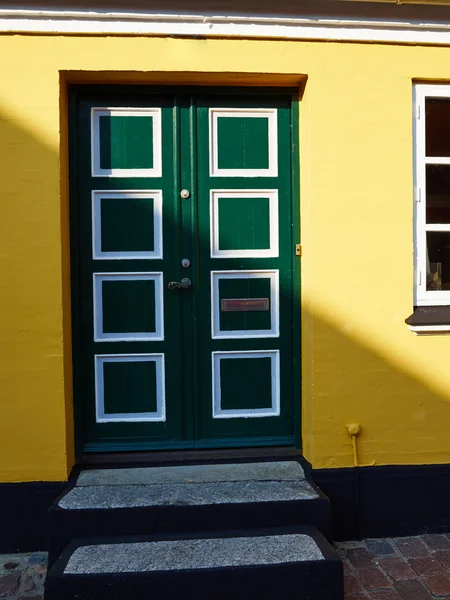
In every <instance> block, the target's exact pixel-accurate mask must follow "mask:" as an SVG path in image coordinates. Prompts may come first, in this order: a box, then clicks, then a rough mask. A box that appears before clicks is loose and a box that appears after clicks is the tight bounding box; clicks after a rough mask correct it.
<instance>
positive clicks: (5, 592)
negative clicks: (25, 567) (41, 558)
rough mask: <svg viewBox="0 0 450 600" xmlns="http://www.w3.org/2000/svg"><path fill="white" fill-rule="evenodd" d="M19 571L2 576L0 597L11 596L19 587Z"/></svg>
mask: <svg viewBox="0 0 450 600" xmlns="http://www.w3.org/2000/svg"><path fill="white" fill-rule="evenodd" d="M19 578H20V575H19V573H11V574H10V575H4V576H3V577H0V598H8V599H9V598H11V597H12V596H14V594H15V593H16V592H17V590H18V589H19Z"/></svg>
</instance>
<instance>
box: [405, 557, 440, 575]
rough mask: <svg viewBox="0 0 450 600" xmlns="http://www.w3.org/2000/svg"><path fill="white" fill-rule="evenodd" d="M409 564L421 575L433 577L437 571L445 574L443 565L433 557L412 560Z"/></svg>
mask: <svg viewBox="0 0 450 600" xmlns="http://www.w3.org/2000/svg"><path fill="white" fill-rule="evenodd" d="M409 564H410V565H411V567H412V568H413V569H414V570H415V571H416V572H417V573H419V575H431V574H432V573H435V572H437V571H442V572H443V573H445V571H444V569H443V568H442V565H441V563H440V562H438V561H437V560H436V559H435V558H433V557H432V556H426V557H425V558H411V559H410V561H409Z"/></svg>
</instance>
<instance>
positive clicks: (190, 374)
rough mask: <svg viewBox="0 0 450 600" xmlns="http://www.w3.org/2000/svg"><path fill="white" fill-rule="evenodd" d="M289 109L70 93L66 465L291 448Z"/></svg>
mask: <svg viewBox="0 0 450 600" xmlns="http://www.w3.org/2000/svg"><path fill="white" fill-rule="evenodd" d="M291 105H292V101H291V97H290V96H288V95H280V94H277V93H273V92H261V93H254V92H252V93H250V92H249V91H247V90H243V89H242V90H234V91H233V92H232V93H231V92H230V91H227V90H220V91H219V90H216V91H214V90H203V89H198V90H197V91H196V92H195V93H193V92H192V91H191V90H186V91H184V90H183V89H178V90H173V89H162V88H149V87H145V86H142V87H137V86H136V87H133V88H130V87H128V88H127V87H123V86H101V87H98V86H97V87H95V86H78V87H74V88H73V89H72V90H71V131H70V143H71V154H70V161H71V170H70V179H71V246H72V289H73V307H74V309H73V337H74V393H75V403H76V420H77V439H78V440H79V444H78V452H105V451H133V450H151V449H176V448H179V449H182V448H202V447H203V448H206V447H224V446H230V447H232V446H235V447H239V446H258V445H260V446H264V445H292V444H293V443H294V410H293V408H294V406H293V403H294V398H293V344H294V338H293V323H294V316H293V314H292V304H293V303H292V298H293V282H292V272H293V268H292V260H293V258H292V249H293V245H294V240H293V239H292V222H293V215H292V190H291V185H292V184H291V182H292V177H291V173H292V106H291ZM183 189H185V190H187V191H188V197H185V198H183V197H182V196H181V190H183ZM185 196H186V195H185ZM183 259H187V262H186V261H185V263H184V265H182V261H183ZM183 278H188V279H189V280H190V281H191V283H192V285H191V287H189V288H187V289H183V288H175V289H169V287H168V284H169V282H171V281H172V282H173V281H174V282H180V281H181V280H182V279H183ZM172 287H173V286H172ZM295 335H296V336H298V335H299V333H298V332H295Z"/></svg>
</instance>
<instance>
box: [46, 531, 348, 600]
mask: <svg viewBox="0 0 450 600" xmlns="http://www.w3.org/2000/svg"><path fill="white" fill-rule="evenodd" d="M343 597H344V595H343V573H342V564H341V562H340V560H339V557H338V556H337V554H336V552H335V551H334V550H333V548H332V547H331V546H330V544H329V543H328V542H327V540H326V539H325V538H324V537H323V536H322V534H320V533H319V532H318V531H317V530H316V529H315V528H313V527H290V528H285V529H282V528H278V529H265V530H260V531H257V532H255V531H248V530H244V531H239V532H229V533H224V532H222V534H220V535H217V534H216V535H207V534H204V535H189V536H184V537H180V536H176V537H175V536H160V537H159V538H158V537H156V536H140V537H124V538H119V539H114V538H103V539H101V538H99V539H90V540H89V539H87V540H86V539H85V540H74V541H73V542H71V544H69V546H68V547H67V548H66V549H65V550H64V552H63V553H62V555H61V557H60V558H59V559H58V560H57V561H56V563H55V564H54V565H53V567H52V568H51V569H50V571H49V573H48V576H47V581H46V591H45V596H44V600H73V598H77V599H78V600H129V599H130V598H133V600H149V598H152V599H153V598H155V599H158V600H175V599H176V600H179V599H180V598H183V599H184V600H189V599H191V598H192V599H194V598H195V600H211V598H214V600H230V599H231V598H236V599H238V600H254V598H258V600H269V599H270V600H281V599H283V600H289V599H290V598H292V599H294V598H295V600H325V599H326V600H342V599H343Z"/></svg>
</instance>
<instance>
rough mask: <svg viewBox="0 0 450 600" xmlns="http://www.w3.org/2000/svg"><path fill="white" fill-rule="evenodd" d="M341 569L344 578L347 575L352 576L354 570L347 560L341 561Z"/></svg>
mask: <svg viewBox="0 0 450 600" xmlns="http://www.w3.org/2000/svg"><path fill="white" fill-rule="evenodd" d="M342 567H343V569H344V577H347V575H353V574H354V569H353V567H352V565H351V564H350V563H349V562H348V561H347V560H343V561H342Z"/></svg>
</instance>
